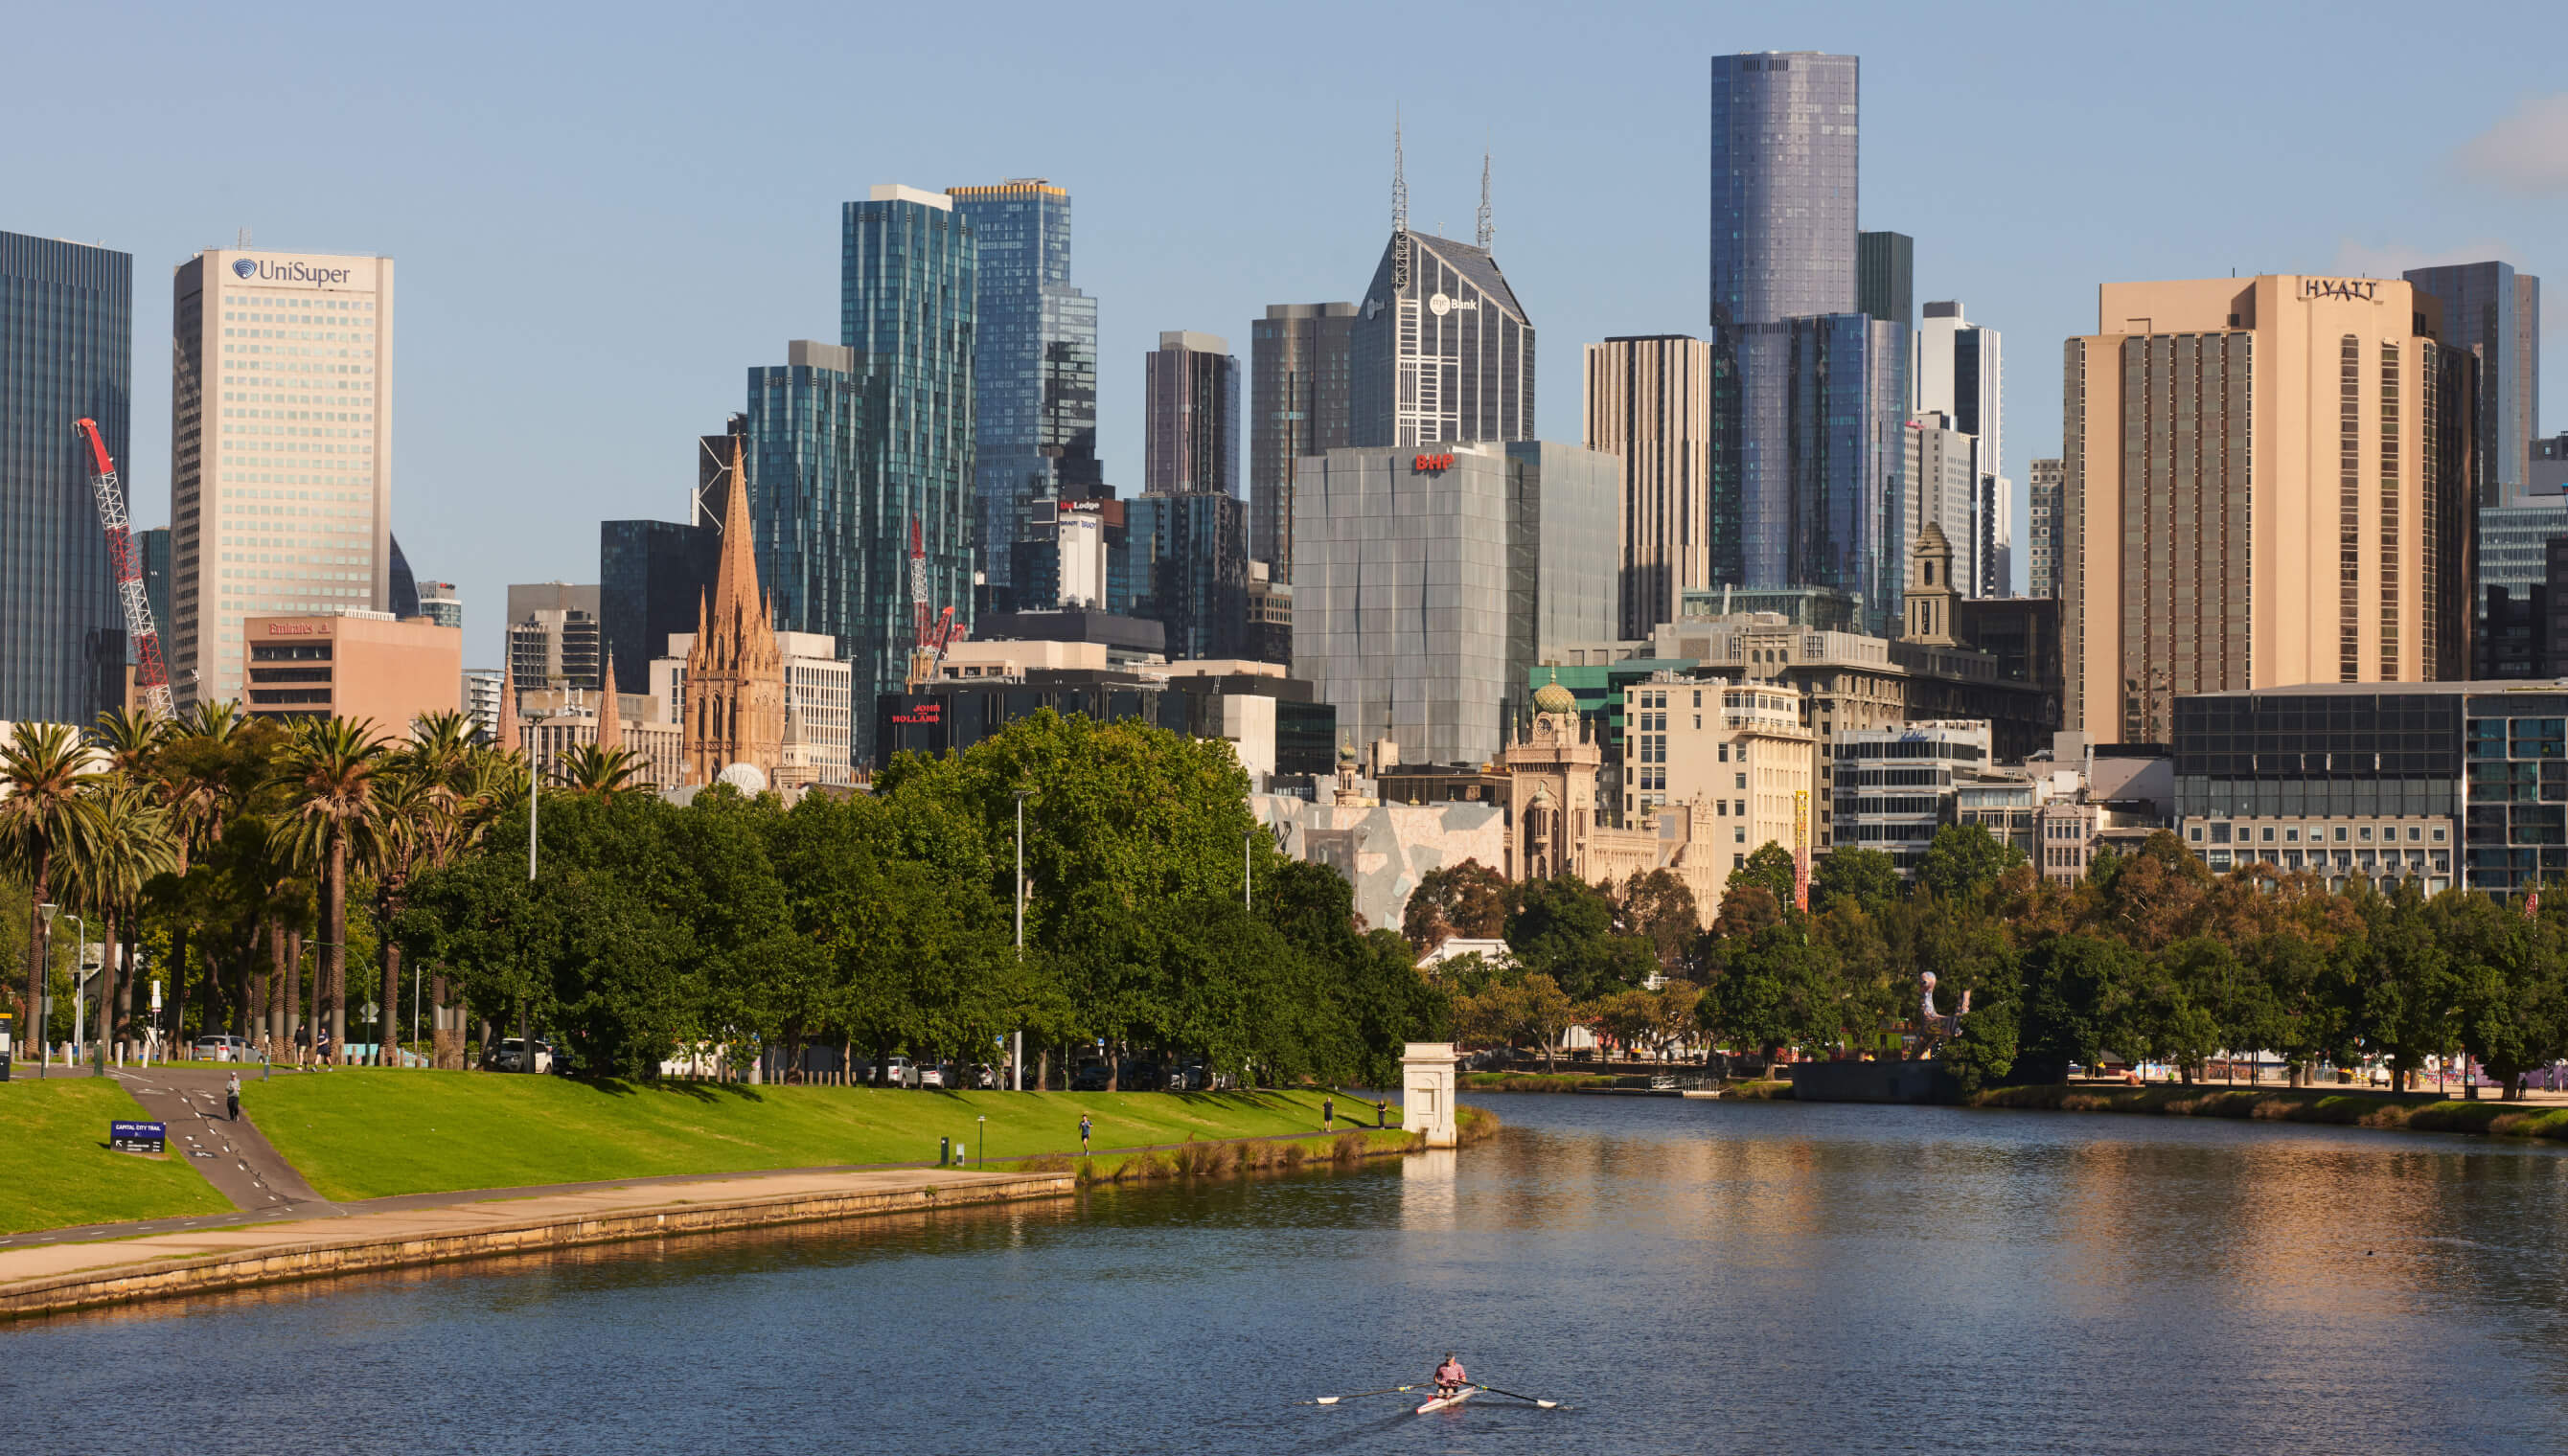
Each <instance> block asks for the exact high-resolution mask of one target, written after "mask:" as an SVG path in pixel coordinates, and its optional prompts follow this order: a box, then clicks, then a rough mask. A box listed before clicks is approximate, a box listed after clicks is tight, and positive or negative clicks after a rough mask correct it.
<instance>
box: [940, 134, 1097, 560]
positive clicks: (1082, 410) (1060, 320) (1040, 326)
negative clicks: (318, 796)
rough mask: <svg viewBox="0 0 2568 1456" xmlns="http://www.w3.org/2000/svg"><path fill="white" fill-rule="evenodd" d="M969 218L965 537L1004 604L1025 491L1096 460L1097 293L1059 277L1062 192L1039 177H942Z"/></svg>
mask: <svg viewBox="0 0 2568 1456" xmlns="http://www.w3.org/2000/svg"><path fill="white" fill-rule="evenodd" d="M945 191H946V195H947V196H949V197H951V198H953V199H954V212H955V215H956V216H958V217H961V218H962V219H963V220H964V221H965V222H967V223H969V224H970V225H971V229H972V243H973V249H974V253H975V255H976V258H977V262H976V264H975V274H974V288H975V290H976V292H975V297H974V301H973V309H974V316H973V344H972V392H973V410H974V419H973V440H974V452H973V466H972V474H973V482H974V487H975V489H976V490H977V492H978V494H979V498H980V513H979V527H978V528H979V531H980V536H979V538H978V540H977V542H976V544H977V545H978V547H979V559H980V562H981V567H982V570H983V571H984V572H985V573H986V574H987V576H988V580H989V585H990V589H991V594H992V600H993V601H994V602H997V603H999V604H1000V605H1002V606H1005V605H1008V604H1009V593H1010V590H1011V587H1012V581H1011V576H1012V573H1013V565H1012V560H1011V558H1012V556H1013V553H1012V552H1010V551H1009V550H1008V546H1009V544H1010V543H1012V542H1013V541H1015V540H1016V539H1017V536H1018V533H1019V532H1020V531H1022V530H1023V529H1024V526H1025V520H1026V502H1027V501H1029V500H1034V499H1039V498H1045V497H1054V496H1058V495H1060V494H1061V493H1062V490H1061V487H1062V486H1063V485H1064V484H1068V485H1070V486H1072V487H1074V489H1073V490H1072V492H1071V493H1072V494H1074V495H1086V494H1089V493H1091V490H1092V489H1093V487H1095V486H1096V485H1097V484H1098V483H1099V482H1100V481H1101V480H1103V479H1104V478H1105V477H1104V474H1103V472H1102V471H1101V470H1100V468H1099V465H1098V461H1097V300H1096V299H1093V298H1091V297H1089V296H1088V295H1087V294H1085V293H1082V292H1080V291H1079V290H1078V289H1076V288H1073V287H1072V286H1071V285H1070V193H1069V191H1068V190H1067V189H1065V188H1062V187H1056V186H1054V185H1053V184H1052V183H1051V182H1049V181H1046V180H1045V179H1044V178H1042V177H1011V178H1009V179H1008V180H1007V181H1004V182H1000V183H998V184H997V185H995V186H985V187H948V188H946V189H945Z"/></svg>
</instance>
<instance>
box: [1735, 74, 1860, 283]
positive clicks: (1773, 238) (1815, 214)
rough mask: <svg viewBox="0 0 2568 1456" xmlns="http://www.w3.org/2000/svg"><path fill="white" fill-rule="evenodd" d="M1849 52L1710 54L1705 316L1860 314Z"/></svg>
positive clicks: (1853, 84) (1854, 82)
mask: <svg viewBox="0 0 2568 1456" xmlns="http://www.w3.org/2000/svg"><path fill="white" fill-rule="evenodd" d="M1858 79H1859V78H1858V66H1857V62H1856V60H1855V58H1854V57H1852V56H1826V55H1820V54H1818V53H1817V52H1813V51H1794V52H1790V53H1786V54H1777V53H1775V52H1771V51H1769V52H1765V54H1762V55H1749V56H1716V57H1714V58H1713V62H1712V321H1713V323H1714V325H1715V326H1716V327H1724V328H1726V327H1729V326H1732V325H1744V324H1770V323H1775V322H1778V321H1780V320H1783V319H1788V318H1800V317H1804V316H1808V315H1814V314H1842V313H1852V312H1855V311H1856V305H1855V190H1856V177H1857V171H1856V150H1855V115H1856V113H1855V108H1856V103H1857V100H1858V96H1859V92H1860V88H1859V86H1858Z"/></svg>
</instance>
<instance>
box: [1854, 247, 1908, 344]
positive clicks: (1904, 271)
mask: <svg viewBox="0 0 2568 1456" xmlns="http://www.w3.org/2000/svg"><path fill="white" fill-rule="evenodd" d="M1854 311H1855V312H1856V313H1859V314H1869V315H1871V316H1872V317H1873V318H1876V319H1881V320H1884V321H1886V322H1889V323H1894V324H1905V325H1907V326H1908V327H1909V328H1911V329H1914V328H1916V327H1917V239H1915V238H1913V237H1910V236H1909V235H1908V234H1906V233H1904V232H1858V233H1856V234H1855V235H1854Z"/></svg>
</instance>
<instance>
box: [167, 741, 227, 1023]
mask: <svg viewBox="0 0 2568 1456" xmlns="http://www.w3.org/2000/svg"><path fill="white" fill-rule="evenodd" d="M244 723H246V720H244V719H243V718H242V717H241V714H240V710H239V709H238V708H237V707H235V706H234V705H232V704H229V703H199V704H197V705H196V706H195V707H193V708H190V709H188V710H187V711H186V712H185V713H182V714H180V715H179V716H178V719H177V721H176V722H175V723H173V724H171V725H170V726H169V728H168V729H167V730H166V731H165V732H164V733H163V735H162V738H161V744H162V747H163V749H164V751H163V752H161V753H160V754H159V755H158V756H157V757H156V759H155V767H156V768H157V769H158V771H159V773H160V781H161V791H160V792H161V802H162V803H163V804H165V805H166V806H167V807H168V810H169V814H170V819H171V826H172V828H173V830H174V831H175V833H176V835H177V841H178V862H177V865H176V867H175V871H174V872H175V873H176V874H178V875H179V876H181V877H184V876H185V875H186V873H187V871H188V868H189V866H190V865H191V864H192V862H193V861H194V860H195V859H196V858H197V857H199V856H200V855H202V854H203V853H205V852H206V851H207V850H210V849H212V848H213V847H214V846H215V845H216V844H219V843H220V842H221V841H222V837H223V824H224V819H225V815H226V813H227V811H228V810H229V809H230V807H231V806H232V801H233V799H234V798H236V797H237V796H238V795H237V794H236V793H235V792H234V788H235V785H234V783H233V768H234V765H233V764H232V763H231V762H229V761H228V760H229V756H230V755H228V754H227V753H225V752H224V751H223V750H224V749H226V748H228V747H229V746H230V745H231V742H232V739H233V738H234V737H236V736H238V735H239V733H240V731H241V728H242V726H243V725H244ZM193 929H194V926H193V923H192V922H191V921H190V920H189V919H188V918H186V917H184V916H181V917H179V919H178V921H177V923H176V924H175V925H173V926H171V927H170V932H169V1026H170V1030H171V1032H172V1034H173V1035H177V1036H184V1035H185V1034H186V1026H187V979H188V964H189V961H190V959H191V957H190V948H189V946H188V936H189V932H190V931H191V930H193Z"/></svg>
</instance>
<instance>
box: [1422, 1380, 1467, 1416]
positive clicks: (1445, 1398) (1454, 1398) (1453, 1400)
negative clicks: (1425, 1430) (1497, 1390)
mask: <svg viewBox="0 0 2568 1456" xmlns="http://www.w3.org/2000/svg"><path fill="white" fill-rule="evenodd" d="M1479 1393H1480V1391H1479V1387H1478V1386H1475V1385H1465V1386H1463V1387H1462V1388H1461V1389H1459V1390H1456V1391H1454V1392H1453V1393H1452V1394H1450V1395H1439V1396H1437V1397H1436V1398H1435V1399H1433V1400H1431V1401H1429V1402H1427V1403H1426V1404H1425V1405H1422V1406H1420V1407H1418V1413H1419V1414H1420V1415H1425V1414H1427V1413H1428V1412H1430V1411H1437V1410H1449V1409H1451V1408H1452V1407H1454V1406H1457V1405H1460V1404H1461V1403H1462V1402H1463V1401H1465V1400H1468V1399H1470V1398H1471V1397H1472V1396H1474V1395H1477V1394H1479Z"/></svg>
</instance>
